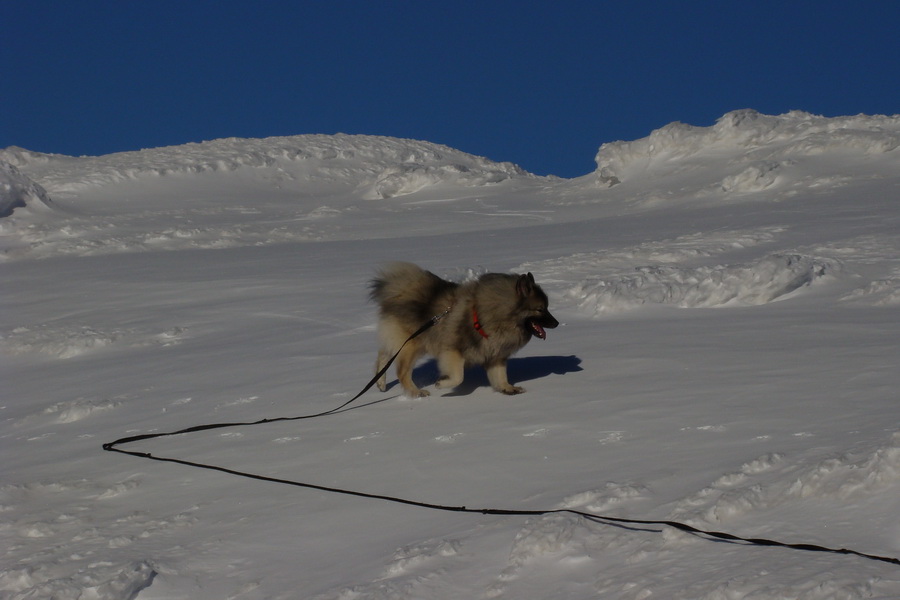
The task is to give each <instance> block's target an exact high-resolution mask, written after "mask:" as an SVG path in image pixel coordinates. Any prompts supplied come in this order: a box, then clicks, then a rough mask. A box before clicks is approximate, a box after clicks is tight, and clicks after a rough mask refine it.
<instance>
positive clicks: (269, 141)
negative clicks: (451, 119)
mask: <svg viewBox="0 0 900 600" xmlns="http://www.w3.org/2000/svg"><path fill="white" fill-rule="evenodd" d="M0 160H5V161H7V162H9V163H11V164H13V165H17V166H19V167H21V168H27V169H28V170H29V171H31V172H34V173H35V174H36V175H37V176H38V177H39V178H40V180H41V181H42V182H43V184H44V186H45V187H46V188H47V189H48V190H49V191H50V193H51V194H53V193H54V192H58V191H73V190H78V189H84V188H86V187H96V186H102V185H107V184H111V183H117V182H122V181H127V180H134V179H140V178H144V177H152V176H159V177H165V176H172V175H177V174H184V175H192V174H200V173H210V172H212V173H215V172H232V171H237V170H238V169H241V168H255V169H271V170H276V171H283V172H284V173H286V175H287V176H289V177H297V178H301V179H304V180H308V181H330V182H337V183H340V184H342V185H345V186H373V187H374V188H375V192H376V193H378V194H380V195H381V197H388V196H392V195H402V194H403V193H409V191H415V190H417V189H420V188H421V187H423V186H424V185H428V184H429V183H435V182H439V181H441V180H442V175H447V176H449V177H450V181H452V182H454V183H465V184H471V185H480V184H484V183H495V182H498V181H502V180H504V179H508V178H510V177H524V176H527V175H528V174H527V173H526V172H525V171H523V170H522V169H521V168H519V167H517V166H516V165H513V164H512V163H496V162H493V161H491V160H488V159H486V158H482V157H479V156H473V155H471V154H466V153H464V152H460V151H459V150H454V149H453V148H449V147H447V146H441V145H439V144H432V143H430V142H423V141H417V140H404V139H397V138H390V137H379V136H365V135H343V134H338V135H297V136H286V137H270V138H262V139H244V138H226V139H219V140H213V141H208V142H200V143H190V144H184V145H182V146H168V147H164V148H152V149H146V150H140V151H134V152H120V153H116V154H108V155H105V156H92V157H79V158H76V157H69V156H59V155H47V154H40V153H35V152H30V151H27V150H23V149H21V148H16V147H11V148H7V149H5V150H2V151H0ZM398 173H407V176H406V177H405V179H406V180H407V181H406V182H405V183H403V182H399V181H396V180H397V179H398ZM421 173H425V174H426V175H427V177H426V178H425V179H424V180H420V181H421V185H416V183H415V181H416V180H417V179H416V178H417V177H419V175H420V174H421ZM391 179H393V180H394V183H390V182H385V180H391ZM400 179H403V178H400Z"/></svg>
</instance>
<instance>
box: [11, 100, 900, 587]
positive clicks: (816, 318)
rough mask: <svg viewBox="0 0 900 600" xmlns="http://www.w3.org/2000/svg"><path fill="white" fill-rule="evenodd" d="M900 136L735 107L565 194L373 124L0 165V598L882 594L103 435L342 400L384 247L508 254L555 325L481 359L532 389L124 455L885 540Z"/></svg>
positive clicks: (897, 447) (537, 505) (456, 498)
mask: <svg viewBox="0 0 900 600" xmlns="http://www.w3.org/2000/svg"><path fill="white" fill-rule="evenodd" d="M898 146H900V117H897V116H865V115H858V116H851V117H837V118H825V117H819V116H815V115H810V114H806V113H801V112H792V113H788V114H785V115H778V116H771V115H762V114H759V113H756V112H754V111H737V112H734V113H729V114H726V115H724V116H723V117H722V118H721V119H720V120H719V121H718V122H717V123H716V124H715V125H713V126H711V127H692V126H689V125H684V124H680V123H675V124H672V125H668V126H666V127H663V128H662V129H660V130H657V131H654V132H652V133H651V134H650V136H649V137H647V138H644V139H641V140H636V141H632V142H614V143H609V144H604V145H603V146H601V148H600V150H599V152H598V154H597V170H596V171H595V172H594V173H590V174H587V175H585V176H584V177H580V178H577V179H572V180H562V179H556V178H546V177H537V176H534V175H531V174H529V173H526V172H524V171H522V170H521V169H519V168H518V167H516V166H515V165H512V164H510V163H496V162H493V161H490V160H488V159H485V158H480V157H475V156H471V155H468V154H465V153H463V152H460V151H457V150H454V149H451V148H447V147H444V146H439V145H436V144H430V143H427V142H419V141H412V140H399V139H393V138H381V137H370V136H347V135H337V136H293V137H281V138H268V139H262V140H246V139H225V140H216V141H212V142H204V143H199V144H188V145H185V146H178V147H170V148H157V149H150V150H142V151H139V152H127V153H121V154H113V155H108V156H101V157H80V158H76V157H67V156H58V155H46V154H40V153H35V152H31V151H28V150H25V149H21V148H14V147H13V148H7V149H6V150H3V151H0V214H3V215H5V216H3V217H2V218H0V252H2V262H0V269H2V276H3V293H2V294H0V352H2V354H3V360H2V363H0V369H2V372H0V377H2V380H3V382H4V385H3V392H2V399H0V415H2V417H3V419H2V426H0V437H2V440H3V447H4V450H5V452H4V464H3V467H2V478H0V515H2V522H0V548H3V550H0V552H2V557H3V559H2V561H0V598H2V599H3V600H13V599H15V600H24V599H30V598H59V599H70V598H71V599H85V598H97V599H121V598H129V599H138V600H154V599H156V600H158V599H162V598H191V599H201V600H203V599H220V598H242V599H244V598H245V599H275V598H284V599H288V598H314V599H317V600H326V599H334V600H349V599H352V598H367V599H369V598H374V599H379V598H383V599H388V598H391V599H399V598H410V599H412V598H429V599H437V600H440V599H448V600H449V599H458V598H509V599H517V600H518V599H525V600H528V599H544V598H567V599H569V598H571V599H581V598H598V597H599V598H613V599H619V598H621V599H629V600H631V599H646V598H673V599H707V600H721V599H724V598H729V599H730V598H803V599H806V600H814V599H815V600H817V599H855V598H897V597H900V569H898V568H896V567H893V566H891V565H889V564H886V563H877V562H872V561H865V560H863V559H860V558H858V557H848V556H839V555H828V554H809V553H803V552H797V551H790V550H785V549H778V548H760V547H749V546H745V545H741V544H728V543H723V542H711V541H708V540H703V539H700V538H697V537H694V536H689V535H687V534H684V533H680V532H677V531H674V530H669V529H667V528H664V527H646V528H640V527H637V528H624V527H615V526H609V525H602V524H598V523H593V522H589V521H585V520H583V519H581V518H578V517H575V516H572V515H565V514H555V515H549V516H544V517H533V518H519V517H516V518H504V517H496V516H478V517H473V516H466V515H458V514H449V513H431V512H427V511H424V510H422V509H418V508H411V507H405V506H399V505H392V504H387V503H379V502H374V501H367V500H363V499H360V498H351V497H343V496H331V495H327V494H324V493H321V492H316V491H312V490H301V489H296V488H290V487H287V486H277V485H274V484H263V483H261V482H251V481H249V480H243V479H239V478H235V477H230V476H227V475H225V474H222V473H211V472H204V471H196V470H192V469H189V468H186V467H183V466H178V465H168V464H158V463H150V462H148V461H140V460H138V459H135V458H130V457H125V456H121V455H115V454H110V453H104V452H102V451H101V449H100V446H101V444H102V443H103V442H108V441H112V440H113V439H117V438H120V437H123V436H126V435H136V434H139V433H147V432H155V431H171V430H177V429H181V428H184V427H188V426H191V425H199V424H203V423H210V422H235V421H256V420H259V419H263V418H274V417H282V416H297V415H302V414H310V413H316V412H321V411H323V410H327V409H329V408H333V407H335V406H337V405H339V404H342V403H343V402H345V401H346V400H347V399H348V398H350V397H351V396H352V395H353V394H355V393H356V392H357V391H358V389H359V388H361V387H362V385H363V384H364V383H365V382H366V381H367V380H368V378H369V376H370V374H371V369H372V364H373V363H374V358H375V356H374V351H375V346H376V344H375V329H374V316H375V315H374V309H373V307H372V306H370V305H367V304H366V302H365V296H366V288H365V284H366V281H367V280H368V279H369V278H370V277H371V276H372V274H373V272H374V270H375V269H376V267H377V266H378V265H379V264H381V263H383V262H386V261H389V260H398V259H400V260H412V261H415V262H419V263H420V264H422V265H424V266H426V267H428V268H430V269H432V270H434V271H435V272H437V273H438V274H440V275H443V276H445V277H449V278H451V279H457V280H462V279H465V278H467V277H471V276H472V275H473V274H478V273H483V272H485V271H513V272H525V271H531V272H533V273H534V275H535V277H536V278H537V280H538V281H539V282H541V284H542V285H543V287H544V289H545V291H547V292H548V294H549V296H550V298H551V309H552V310H553V312H554V314H555V315H556V316H557V317H558V318H559V320H560V321H561V322H562V325H561V327H559V328H558V329H556V330H554V331H553V332H551V333H550V335H549V337H548V340H546V341H544V342H541V341H539V340H537V341H533V342H532V343H531V344H530V345H529V346H527V347H526V348H525V349H523V351H522V352H521V353H520V355H519V356H518V357H515V358H513V359H512V360H511V361H510V366H509V371H510V379H511V381H513V382H516V383H520V384H523V385H524V386H525V387H526V388H527V389H528V393H526V394H524V395H521V396H516V397H506V396H502V395H499V394H495V393H492V392H491V391H490V388H489V386H488V385H487V381H486V377H485V376H484V374H483V372H481V371H478V370H473V371H471V372H470V373H468V374H467V377H466V381H465V383H464V384H463V385H462V386H461V387H460V388H459V389H457V390H454V391H453V392H450V393H445V394H443V395H435V394H434V393H433V395H432V396H431V397H430V398H428V399H417V400H409V399H405V398H403V397H402V396H401V395H399V391H398V387H397V386H396V385H394V386H392V387H391V388H390V389H389V390H388V393H387V394H379V393H377V392H369V393H368V394H367V395H366V396H364V397H363V398H362V399H361V400H360V401H359V402H358V403H357V405H356V406H355V407H353V408H351V410H348V411H345V412H342V413H340V414H336V415H333V416H330V417H327V418H322V419H317V420H315V421H306V422H304V421H300V422H291V423H273V424H267V425H259V426H254V427H249V428H233V429H223V430H215V431H210V432H202V433H198V434H192V435H190V436H178V437H175V438H166V439H165V441H163V440H156V441H152V442H141V443H139V444H135V446H134V447H133V449H136V450H141V451H147V452H152V453H154V454H157V455H164V456H174V457H179V458H187V459H190V460H199V461H202V462H211V463H214V464H217V465H222V466H225V467H228V468H233V469H238V470H244V471H251V472H256V473H260V474H263V475H268V476H273V477H279V478H286V479H294V480H300V481H308V482H310V483H315V484H321V485H326V486H336V487H342V488H349V489H357V490H360V491H364V492H369V493H376V494H386V495H393V496H402V497H407V498H411V499H413V500H419V501H424V502H433V503H442V504H449V505H466V506H469V507H479V508H510V509H525V510H529V509H533V510H539V509H552V508H571V509H577V510H584V511H591V512H596V513H601V514H607V515H610V516H618V517H628V518H638V519H641V518H644V519H674V520H680V521H684V522H686V523H689V524H691V525H694V526H696V527H699V528H703V529H713V530H722V531H728V532H730V533H734V534H737V535H742V536H745V537H766V538H774V539H779V540H781V541H784V542H791V543H803V542H805V543H812V544H820V545H826V546H832V547H848V548H853V549H855V550H859V551H862V552H868V553H872V554H880V555H887V556H900V525H898V521H897V515H898V511H900V402H898V400H900V398H898V393H897V390H898V389H900V370H898V369H897V365H898V364H900V344H898V342H897V340H898V339H900V319H898V312H897V309H898V307H900V203H898V198H900V149H898ZM415 376H416V379H417V380H418V381H419V383H420V385H425V386H430V385H431V384H432V383H433V381H434V378H435V376H436V367H435V365H434V364H433V363H432V362H423V363H422V364H421V365H420V366H419V367H418V369H417V370H416V373H415Z"/></svg>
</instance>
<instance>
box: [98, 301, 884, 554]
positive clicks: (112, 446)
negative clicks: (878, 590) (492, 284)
mask: <svg viewBox="0 0 900 600" xmlns="http://www.w3.org/2000/svg"><path fill="white" fill-rule="evenodd" d="M449 310H450V309H449V308H448V309H447V310H445V311H444V312H443V313H441V314H439V315H435V316H434V317H432V318H431V319H430V320H429V321H428V322H426V323H425V324H424V325H422V326H421V327H420V328H419V329H418V330H416V331H415V332H414V333H413V334H412V335H410V336H409V337H408V338H407V339H406V341H405V342H403V344H402V345H401V346H400V349H399V350H397V352H396V353H395V354H394V355H393V356H392V357H391V358H390V360H388V361H387V363H385V365H384V366H383V367H382V368H381V369H380V370H379V371H378V372H377V373H376V374H375V377H373V378H372V379H371V380H370V381H369V383H367V384H366V385H365V387H363V389H362V390H360V392H359V393H358V394H356V395H355V396H354V397H353V398H351V399H350V400H347V401H346V402H344V403H343V404H341V405H340V406H338V407H336V408H332V409H331V410H326V411H324V412H320V413H315V414H311V415H301V416H298V417H279V418H275V419H260V420H259V421H251V422H243V423H241V422H238V423H210V424H207V425H196V426H194V427H188V428H187V429H181V430H178V431H170V432H163V433H147V434H142V435H134V436H130V437H124V438H121V439H118V440H116V441H114V442H108V443H106V444H103V449H104V450H106V451H107V452H118V453H120V454H127V455H129V456H136V457H138V458H146V459H149V460H155V461H159V462H168V463H176V464H179V465H185V466H188V467H196V468H198V469H207V470H210V471H219V472H221V473H227V474H229V475H237V476H238V477H246V478H248V479H255V480H257V481H268V482H271V483H280V484H284V485H292V486H295V487H302V488H308V489H313V490H320V491H323V492H330V493H334V494H344V495H347V496H357V497H359V498H369V499H373V500H385V501H387V502H394V503H397V504H406V505H408V506H417V507H419V508H428V509H431V510H441V511H448V512H459V513H477V514H482V515H501V516H542V515H550V514H557V513H568V514H573V515H578V516H580V517H584V518H585V519H588V520H590V521H593V522H596V523H605V524H622V525H657V526H660V525H662V526H668V527H672V528H673V529H678V530H679V531H684V532H686V533H690V534H694V535H698V536H704V537H708V538H714V539H720V540H727V541H730V542H740V543H744V544H750V545H755V546H776V547H780V548H790V549H791V550H804V551H807V552H828V553H832V554H852V555H855V556H859V557H862V558H866V559H869V560H876V561H881V562H886V563H890V564H893V565H897V566H900V559H897V558H893V557H890V556H878V555H875V554H866V553H864V552H858V551H856V550H851V549H848V548H829V547H826V546H819V545H817V544H790V543H785V542H779V541H776V540H769V539H765V538H744V537H740V536H737V535H733V534H730V533H725V532H722V531H708V530H704V529H698V528H697V527H693V526H692V525H688V524H686V523H681V522H679V521H666V520H646V519H625V518H621V517H608V516H604V515H597V514H593V513H589V512H585V511H580V510H575V509H571V508H556V509H549V510H511V509H502V508H469V507H466V506H447V505H443V504H431V503H428V502H420V501H417V500H409V499H407V498H398V497H394V496H385V495H381V494H370V493H367V492H359V491H354V490H345V489H341V488H335V487H328V486H323V485H316V484H314V483H304V482H301V481H292V480H290V479H278V478H276V477H267V476H265V475H258V474H256V473H248V472H245V471H236V470H234V469H229V468H226V467H220V466H217V465H210V464H205V463H198V462H193V461H189V460H184V459H180V458H170V457H164V456H154V455H153V454H150V453H149V452H136V451H133V450H123V449H121V448H119V447H118V446H124V445H125V444H131V443H133V442H138V441H142V440H151V439H156V438H161V437H171V436H176V435H184V434H188V433H196V432H198V431H208V430H210V429H224V428H228V427H246V426H250V425H262V424H264V423H277V422H279V421H299V420H303V419H315V418H317V417H325V416H328V415H333V414H336V413H339V412H341V411H342V410H343V409H345V408H346V407H347V406H349V405H350V404H352V403H353V402H356V400H358V399H359V397H360V396H362V395H363V394H365V393H366V392H367V391H369V389H371V387H372V386H373V385H375V382H376V381H378V378H379V377H381V376H382V375H384V374H385V373H386V372H387V370H388V368H389V367H390V366H391V364H393V362H394V360H395V359H396V358H397V356H398V355H399V354H400V350H402V349H403V347H404V346H405V345H406V344H407V343H409V342H410V341H411V340H412V339H414V338H416V337H418V336H420V335H421V334H423V333H425V331H427V330H428V329H430V328H431V327H433V326H434V325H435V324H436V323H437V322H438V321H440V320H441V319H442V318H443V317H444V316H445V315H446V314H447V313H448V312H449Z"/></svg>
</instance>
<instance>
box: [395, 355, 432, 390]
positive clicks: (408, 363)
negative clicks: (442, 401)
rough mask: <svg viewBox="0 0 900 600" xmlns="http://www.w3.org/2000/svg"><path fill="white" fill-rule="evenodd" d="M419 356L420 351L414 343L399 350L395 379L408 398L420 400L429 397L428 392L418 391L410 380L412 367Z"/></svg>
mask: <svg viewBox="0 0 900 600" xmlns="http://www.w3.org/2000/svg"><path fill="white" fill-rule="evenodd" d="M421 355H422V349H421V348H419V346H418V344H415V343H410V344H409V345H407V346H406V347H405V348H403V349H402V350H400V354H398V355H397V379H399V380H400V385H402V386H403V391H405V392H406V395H407V396H409V397H410V398H422V397H424V396H428V395H430V393H429V392H428V390H420V389H419V388H418V387H416V384H415V383H413V380H412V370H413V367H414V366H415V365H416V361H417V360H418V359H419V357H420V356H421Z"/></svg>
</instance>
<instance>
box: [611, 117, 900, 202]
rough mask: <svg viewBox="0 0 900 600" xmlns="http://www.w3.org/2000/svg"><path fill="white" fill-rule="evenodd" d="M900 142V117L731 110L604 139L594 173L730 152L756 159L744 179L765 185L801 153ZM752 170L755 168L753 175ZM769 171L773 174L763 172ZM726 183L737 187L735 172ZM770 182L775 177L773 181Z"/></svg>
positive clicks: (630, 172)
mask: <svg viewBox="0 0 900 600" xmlns="http://www.w3.org/2000/svg"><path fill="white" fill-rule="evenodd" d="M898 146H900V116H897V115H895V116H868V115H859V116H854V117H834V118H827V117H821V116H817V115H812V114H809V113H805V112H801V111H792V112H789V113H786V114H783V115H777V116H773V115H764V114H760V113H758V112H756V111H754V110H739V111H734V112H730V113H727V114H726V115H724V116H723V117H721V118H720V119H719V120H718V121H717V122H716V124H715V125H713V126H711V127H695V126H692V125H687V124H684V123H671V124H669V125H666V126H665V127H662V128H660V129H657V130H656V131H654V132H653V133H651V134H650V135H649V136H648V137H646V138H642V139H639V140H636V141H632V142H622V141H619V142H610V143H606V144H603V145H602V146H601V147H600V150H599V151H598V152H597V156H596V159H595V160H596V162H597V170H596V172H595V176H596V177H597V179H598V182H600V183H602V184H603V185H614V184H616V183H620V182H622V181H628V180H630V179H632V178H633V177H635V176H638V174H640V173H644V172H646V171H648V170H653V169H654V168H658V167H661V166H662V165H665V164H666V163H669V162H670V161H676V160H677V161H681V163H682V164H683V165H684V164H691V163H692V162H696V161H701V160H709V159H714V160H715V159H716V158H721V157H726V158H728V159H730V160H732V161H739V162H747V161H749V162H757V163H758V164H756V165H754V166H751V167H750V169H751V171H749V172H746V171H745V174H744V175H743V176H741V177H740V178H741V179H745V180H746V179H748V178H749V179H751V180H756V179H758V178H759V177H760V176H762V177H763V182H760V181H755V182H754V183H753V184H752V185H753V187H762V188H764V187H767V185H765V184H764V181H766V180H767V179H768V178H771V177H772V175H771V174H772V172H773V171H775V170H777V168H778V167H779V166H781V165H783V164H785V163H783V162H782V161H784V160H789V159H791V158H795V157H798V156H809V155H821V154H827V153H830V152H852V153H854V154H857V155H860V154H861V155H870V154H883V153H886V152H892V151H894V150H896V149H897V147H898ZM754 172H756V173H757V175H756V176H754ZM766 173H769V175H765V174H766ZM726 182H727V183H724V184H723V187H725V188H726V189H733V188H735V183H737V182H736V181H734V179H733V176H729V178H727V179H726ZM770 183H771V180H770Z"/></svg>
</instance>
